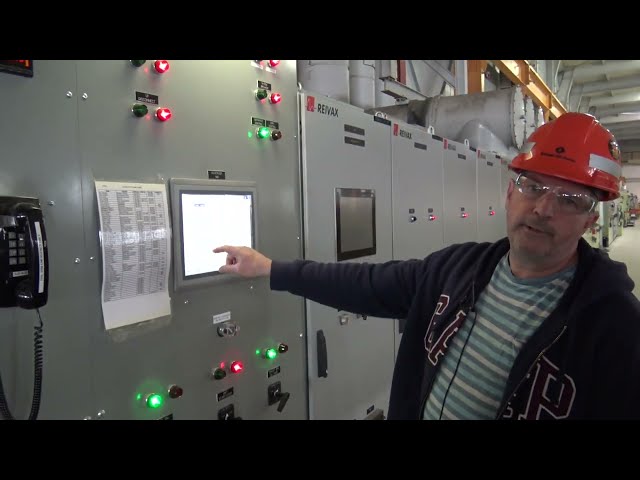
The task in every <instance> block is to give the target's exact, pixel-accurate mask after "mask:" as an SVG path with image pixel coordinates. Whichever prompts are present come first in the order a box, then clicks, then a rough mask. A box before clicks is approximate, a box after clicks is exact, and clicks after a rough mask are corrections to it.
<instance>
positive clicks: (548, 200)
mask: <svg viewBox="0 0 640 480" xmlns="http://www.w3.org/2000/svg"><path fill="white" fill-rule="evenodd" d="M555 208H556V194H555V193H553V192H546V193H545V194H544V195H542V196H541V197H540V198H538V200H536V206H535V208H534V209H533V211H534V212H535V213H537V214H538V215H540V216H541V217H553V214H554V213H555Z"/></svg>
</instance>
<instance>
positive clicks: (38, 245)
mask: <svg viewBox="0 0 640 480" xmlns="http://www.w3.org/2000/svg"><path fill="white" fill-rule="evenodd" d="M0 281H1V282H2V284H1V285H0V307H15V306H17V307H21V308H27V309H32V308H38V307H42V306H43V305H45V304H46V303H47V298H48V286H49V260H48V248H47V235H46V232H45V229H44V221H43V216H42V209H41V208H40V202H39V201H38V199H36V198H27V197H0Z"/></svg>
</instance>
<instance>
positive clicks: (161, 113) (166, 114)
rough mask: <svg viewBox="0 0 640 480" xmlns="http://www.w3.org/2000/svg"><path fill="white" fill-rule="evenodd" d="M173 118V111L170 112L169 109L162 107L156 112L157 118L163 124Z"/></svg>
mask: <svg viewBox="0 0 640 480" xmlns="http://www.w3.org/2000/svg"><path fill="white" fill-rule="evenodd" d="M171 116H172V113H171V110H169V109H168V108H164V107H161V108H158V109H157V110H156V118H157V119H158V120H160V121H161V122H166V121H167V120H169V119H170V118H171Z"/></svg>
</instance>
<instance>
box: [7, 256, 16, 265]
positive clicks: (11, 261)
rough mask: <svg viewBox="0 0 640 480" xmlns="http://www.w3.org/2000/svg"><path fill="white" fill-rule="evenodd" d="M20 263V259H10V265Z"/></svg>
mask: <svg viewBox="0 0 640 480" xmlns="http://www.w3.org/2000/svg"><path fill="white" fill-rule="evenodd" d="M17 263H18V259H17V258H10V259H9V265H16V264H17Z"/></svg>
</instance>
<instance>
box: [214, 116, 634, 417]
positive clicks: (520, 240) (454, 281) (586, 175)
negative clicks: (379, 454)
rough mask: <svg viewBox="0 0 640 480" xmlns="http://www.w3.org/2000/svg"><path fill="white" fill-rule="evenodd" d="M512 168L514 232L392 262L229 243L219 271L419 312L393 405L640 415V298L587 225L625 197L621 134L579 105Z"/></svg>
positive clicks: (329, 299)
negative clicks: (603, 207) (305, 257)
mask: <svg viewBox="0 0 640 480" xmlns="http://www.w3.org/2000/svg"><path fill="white" fill-rule="evenodd" d="M510 168H511V169H512V170H513V171H514V172H515V173H516V174H517V177H516V178H515V180H514V179H512V180H511V181H510V184H509V188H508V192H507V197H506V204H505V206H506V210H507V232H508V237H507V238H504V239H502V240H499V241H498V242H496V243H493V244H490V243H475V242H469V243H464V244H459V245H452V246H449V247H447V248H444V249H443V250H440V251H438V252H435V253H432V254H431V255H429V256H428V257H426V258H425V259H423V260H408V261H391V262H386V263H381V264H360V263H336V264H326V263H317V262H312V261H302V260H297V261H293V262H282V261H272V260H270V259H268V258H266V257H264V256H263V255H261V254H260V253H258V252H256V251H254V250H251V249H249V248H243V247H240V248H238V247H232V246H223V247H219V248H216V249H215V250H214V252H216V253H217V252H227V265H225V266H223V267H222V268H221V269H220V271H221V272H223V273H235V274H239V275H243V276H246V277H254V276H270V282H271V283H270V284H271V288H272V289H273V290H285V291H289V292H291V293H293V294H296V295H301V296H304V297H307V298H309V299H310V300H313V301H316V302H319V303H322V304H325V305H329V306H332V307H335V308H338V309H341V310H346V311H351V312H357V313H361V314H366V315H372V316H377V317H389V318H406V320H407V321H406V325H405V330H404V333H403V337H402V341H401V344H400V347H399V350H398V356H397V361H396V366H395V370H394V375H393V383H392V387H391V398H390V403H389V413H388V418H389V419H493V418H496V419H553V418H555V419H562V418H572V419H573V418H593V419H595V418H640V302H638V300H637V299H636V298H635V297H634V296H633V294H632V293H631V292H632V290H633V287H634V283H633V281H632V280H631V279H630V278H629V276H628V275H627V271H626V267H625V265H624V264H622V263H619V262H614V261H612V260H610V259H609V257H608V256H607V255H606V253H604V252H603V251H601V250H596V249H593V248H591V247H590V246H589V245H588V244H587V242H586V241H585V240H584V239H583V238H582V235H583V234H584V232H585V231H586V230H587V229H588V228H589V227H590V226H591V225H593V223H594V222H595V221H596V220H597V218H598V214H597V209H596V205H597V202H598V201H610V200H613V199H615V198H617V197H618V195H619V192H618V188H619V177H620V174H621V163H620V160H619V150H618V146H617V144H616V142H615V139H614V137H613V135H612V134H611V133H610V132H609V131H608V130H607V129H605V128H604V127H603V126H602V125H601V124H600V123H599V122H598V121H597V120H596V119H595V118H594V117H593V116H591V115H587V114H581V113H566V114H564V115H562V116H560V117H559V118H557V119H556V120H554V121H552V122H549V123H546V124H544V125H542V126H541V127H540V128H538V129H537V130H536V131H535V132H534V133H533V134H532V136H531V137H530V138H529V140H528V143H527V144H525V146H524V148H523V150H522V151H521V152H520V153H519V154H518V155H517V156H516V157H515V158H514V160H513V162H512V163H511V165H510Z"/></svg>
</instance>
